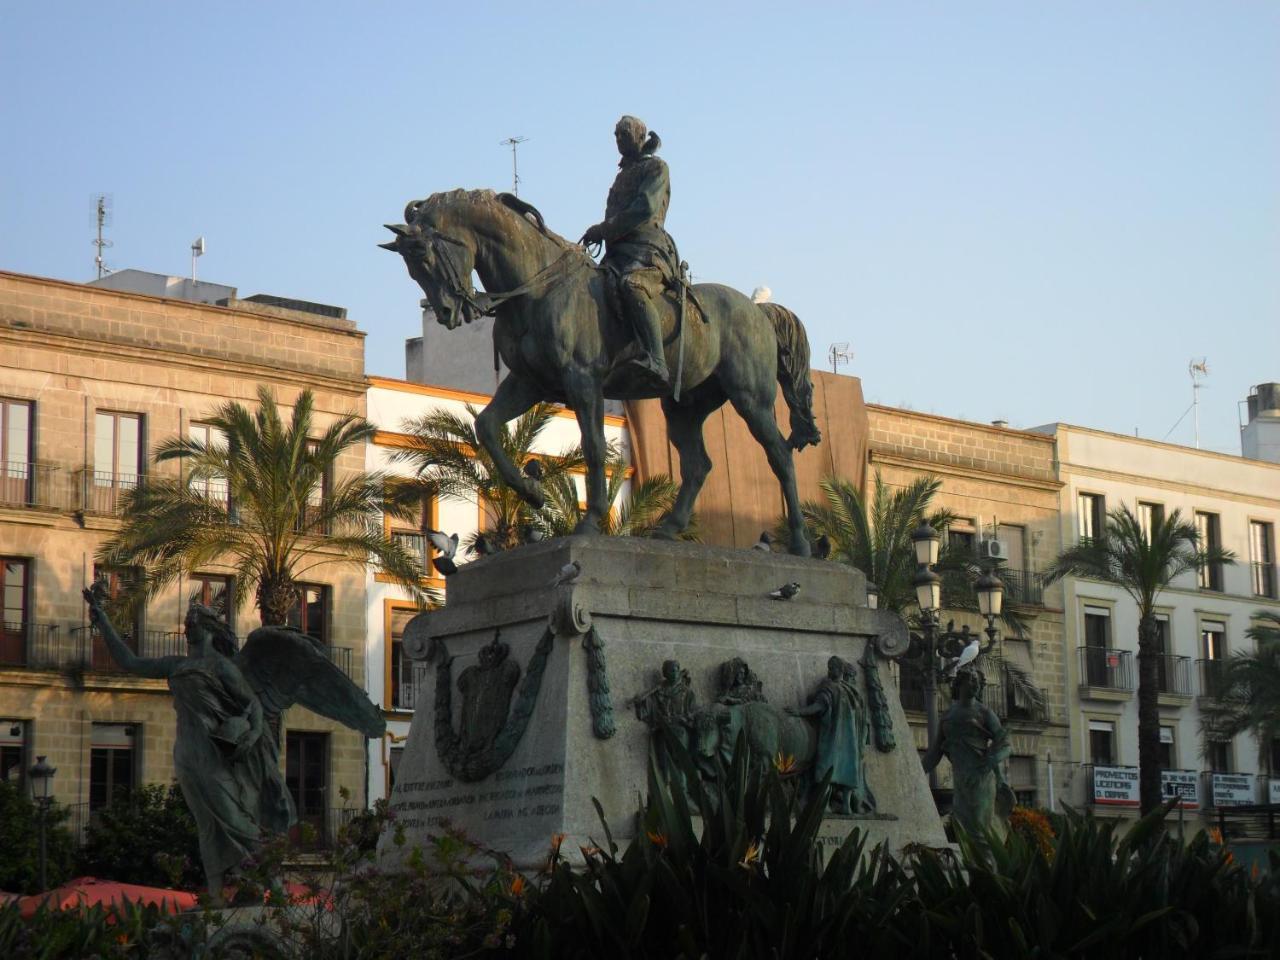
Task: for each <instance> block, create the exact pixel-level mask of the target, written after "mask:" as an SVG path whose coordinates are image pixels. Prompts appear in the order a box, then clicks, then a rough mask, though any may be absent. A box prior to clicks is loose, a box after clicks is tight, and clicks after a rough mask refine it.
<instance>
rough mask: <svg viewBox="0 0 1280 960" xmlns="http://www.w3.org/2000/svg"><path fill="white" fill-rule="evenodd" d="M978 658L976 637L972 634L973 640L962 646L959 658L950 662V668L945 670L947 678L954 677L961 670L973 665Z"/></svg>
mask: <svg viewBox="0 0 1280 960" xmlns="http://www.w3.org/2000/svg"><path fill="white" fill-rule="evenodd" d="M977 657H978V635H977V634H974V636H973V639H972V640H970V641H969V642H968V643H966V644H965V645H964V649H963V650H961V651H960V656H958V657H956V658H955V659H954V660H952V661H951V666H949V667H948V668H947V676H949V677H954V676H955V675H956V674H957V673H959V672H960V670H961V668H963V667H967V666H968V665H969V664H971V663H973V661H974V660H976V659H977Z"/></svg>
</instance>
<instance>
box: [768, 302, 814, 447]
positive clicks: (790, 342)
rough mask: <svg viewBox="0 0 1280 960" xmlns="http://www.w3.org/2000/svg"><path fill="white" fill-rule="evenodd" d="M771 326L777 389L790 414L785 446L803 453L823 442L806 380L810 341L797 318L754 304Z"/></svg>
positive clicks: (776, 305)
mask: <svg viewBox="0 0 1280 960" xmlns="http://www.w3.org/2000/svg"><path fill="white" fill-rule="evenodd" d="M756 306H758V307H759V308H760V309H761V310H763V311H764V314H765V316H766V317H768V318H769V319H770V320H771V321H772V322H773V333H774V336H776V337H777V340H778V385H779V386H780V387H782V396H783V398H784V399H785V400H786V401H787V407H788V409H790V411H791V436H789V437H787V444H788V445H789V446H790V447H791V449H793V450H803V449H804V448H805V447H807V446H809V445H810V444H813V445H815V446H816V445H817V443H818V441H819V440H821V439H822V434H821V433H820V432H819V431H818V424H817V421H816V420H814V419H813V381H812V380H810V379H809V337H808V336H807V335H806V334H805V332H804V324H802V323H801V322H800V318H799V317H797V316H796V315H795V314H794V313H792V312H791V311H790V310H788V309H787V308H786V307H784V306H783V305H782V304H780V303H772V302H768V301H766V302H765V303H758V304H756Z"/></svg>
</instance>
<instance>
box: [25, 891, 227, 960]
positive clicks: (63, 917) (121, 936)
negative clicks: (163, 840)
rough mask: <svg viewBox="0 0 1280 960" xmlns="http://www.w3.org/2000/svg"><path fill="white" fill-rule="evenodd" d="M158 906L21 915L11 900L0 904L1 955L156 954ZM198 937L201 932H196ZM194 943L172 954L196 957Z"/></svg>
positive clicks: (103, 959) (59, 958)
mask: <svg viewBox="0 0 1280 960" xmlns="http://www.w3.org/2000/svg"><path fill="white" fill-rule="evenodd" d="M164 922H165V921H164V914H162V913H161V912H160V908H159V907H155V906H147V907H140V906H136V905H129V906H127V907H111V908H109V909H108V908H104V907H101V906H94V907H91V908H90V909H88V910H84V911H76V910H65V911H64V910H49V909H46V908H45V907H40V908H39V909H37V910H36V912H35V914H33V915H32V916H30V917H27V918H25V919H24V918H23V917H22V916H21V915H20V914H19V912H18V905H17V904H16V903H11V904H8V905H7V906H4V907H0V956H3V957H5V958H6V960H28V958H30V960H84V958H87V957H94V958H99V960H125V958H137V957H147V956H153V955H154V956H158V953H156V952H155V951H154V950H153V949H152V947H153V944H154V942H155V939H156V938H155V935H154V933H153V931H155V930H156V929H157V928H158V927H160V926H162V925H163V923H164ZM201 939H203V937H202V936H201ZM202 955H204V951H203V950H201V949H200V948H199V947H198V946H197V948H196V949H195V950H193V951H191V952H185V951H184V952H183V953H177V954H173V955H172V956H173V957H174V958H175V960H176V958H177V957H198V956H202Z"/></svg>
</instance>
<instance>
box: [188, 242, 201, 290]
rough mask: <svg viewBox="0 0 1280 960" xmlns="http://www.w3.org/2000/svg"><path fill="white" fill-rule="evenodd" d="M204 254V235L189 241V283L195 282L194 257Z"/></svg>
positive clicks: (193, 283)
mask: <svg viewBox="0 0 1280 960" xmlns="http://www.w3.org/2000/svg"><path fill="white" fill-rule="evenodd" d="M203 256H204V237H196V238H195V240H193V241H192V242H191V283H192V285H193V286H194V285H195V282H196V257H203Z"/></svg>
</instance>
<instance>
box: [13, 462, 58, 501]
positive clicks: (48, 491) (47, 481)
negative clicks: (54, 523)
mask: <svg viewBox="0 0 1280 960" xmlns="http://www.w3.org/2000/svg"><path fill="white" fill-rule="evenodd" d="M57 480H58V468H57V467H55V466H53V465H52V464H47V463H33V462H31V461H29V460H7V461H4V460H0V507H34V508H39V507H43V508H45V509H54V508H56V507H58V506H60V505H61V504H60V502H59V500H60V498H59V497H58V492H59V491H58V486H57Z"/></svg>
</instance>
